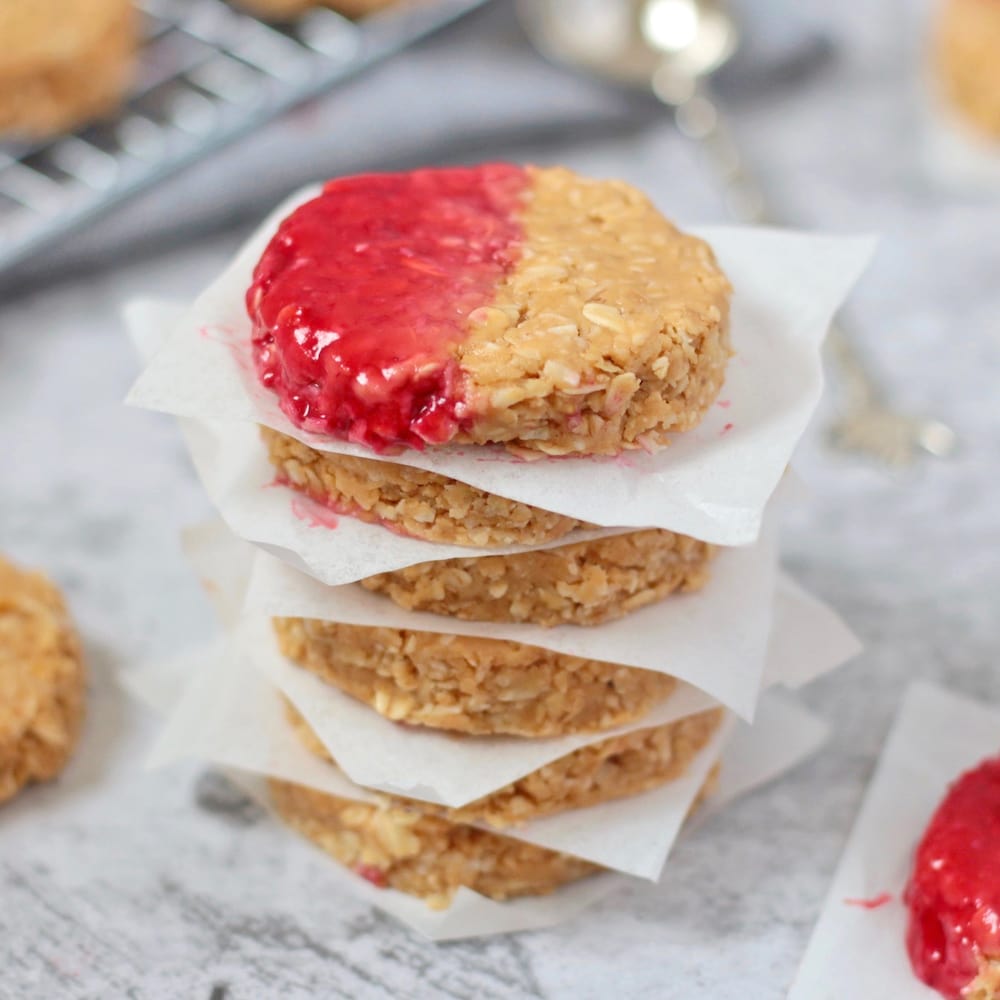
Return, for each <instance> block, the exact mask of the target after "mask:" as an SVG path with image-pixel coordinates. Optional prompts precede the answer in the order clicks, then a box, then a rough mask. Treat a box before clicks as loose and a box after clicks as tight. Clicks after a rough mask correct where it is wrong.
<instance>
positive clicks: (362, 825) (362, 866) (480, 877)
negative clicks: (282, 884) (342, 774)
mask: <svg viewBox="0 0 1000 1000" xmlns="http://www.w3.org/2000/svg"><path fill="white" fill-rule="evenodd" d="M268 784H269V787H270V792H271V802H272V804H273V806H274V808H275V810H276V812H277V813H278V815H279V816H281V818H282V819H283V820H284V821H285V822H286V823H287V824H288V825H289V826H290V827H291V828H292V829H293V830H296V831H297V832H298V833H300V834H302V836H304V837H306V838H308V839H309V840H311V841H313V842H314V843H315V844H317V845H318V846H319V847H321V848H323V850H324V851H326V852H327V853H328V854H331V855H333V857H335V858H336V859H337V860H338V861H339V862H340V863H341V864H343V865H346V866H347V867H348V868H351V869H353V870H354V871H355V872H357V873H358V874H359V875H361V876H362V877H363V878H366V879H367V880H368V881H369V882H371V883H372V884H374V885H376V886H378V887H379V888H383V889H384V888H393V889H398V890H400V891H401V892H406V893H409V894H410V895H412V896H420V897H422V898H423V899H424V900H425V901H426V902H427V904H428V905H429V906H430V907H432V908H433V909H445V908H447V907H448V906H449V905H450V903H451V900H452V897H453V896H454V894H455V893H456V892H457V891H458V889H459V888H460V887H461V886H465V887H466V888H469V889H472V890H473V891H474V892H478V893H481V894H482V895H484V896H489V897H490V898H492V899H513V898H515V897H517V896H540V895H545V894H547V893H550V892H552V891H553V890H554V889H557V888H558V887H559V886H561V885H564V884H565V883H567V882H572V881H575V880H576V879H581V878H584V877H585V876H587V875H591V874H593V873H594V872H597V871H599V870H600V869H599V868H598V866H597V865H594V864H591V863H590V862H589V861H582V860H581V859H579V858H574V857H570V856H569V855H568V854H560V853H558V852H556V851H550V850H548V849H546V848H544V847H536V846H535V845H534V844H526V843H524V842H523V841H520V840H512V839H511V838H509V837H504V836H501V835H500V834H497V833H493V832H491V831H489V830H480V829H478V828H477V827H473V826H466V825H463V824H460V823H450V822H449V821H448V820H446V819H442V818H441V817H440V816H432V815H428V814H426V813H422V812H420V811H418V810H416V809H413V808H411V807H404V806H400V805H396V804H393V803H390V802H388V801H386V802H379V803H368V802H357V801H354V800H352V799H342V798H339V797H337V796H334V795H327V794H325V793H324V792H318V791H316V790H315V789H311V788H304V787H303V786H302V785H293V784H291V783H289V782H286V781H279V780H276V779H272V780H271V781H270V782H269V783H268Z"/></svg>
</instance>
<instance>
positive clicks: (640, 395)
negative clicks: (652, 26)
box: [246, 164, 730, 457]
mask: <svg viewBox="0 0 1000 1000" xmlns="http://www.w3.org/2000/svg"><path fill="white" fill-rule="evenodd" d="M729 298H730V287H729V283H728V281H727V280H726V277H725V275H724V274H723V273H722V271H721V270H720V269H719V267H718V265H717V263H716V261H715V258H714V255H713V253H712V250H711V248H710V247H709V246H708V244H706V243H705V242H704V241H703V240H700V239H697V238H696V237H694V236H689V235H687V234H685V233H682V232H681V231H680V230H678V229H677V228H676V227H675V226H673V225H672V224H671V223H670V222H668V221H667V220H666V219H665V218H663V216H662V215H660V213H659V212H658V211H657V210H656V209H655V207H654V206H653V205H652V203H651V202H650V201H649V200H648V199H647V198H646V197H645V196H644V195H643V194H641V193H640V192H639V191H637V190H636V189H635V188H633V187H630V186H629V185H628V184H625V183H623V182H621V181H595V180H588V179H586V178H583V177H579V176H577V175H576V174H574V173H572V172H571V171H569V170H566V169H564V168H559V167H553V168H536V167H520V166H513V165H510V164H485V165H482V166H477V167H457V168H448V169H425V170H417V171H413V172H411V173H397V174H367V175H361V176H357V177H347V178H341V179H338V180H333V181H330V182H329V183H327V184H326V185H325V187H324V188H323V191H322V193H321V194H320V195H318V196H317V197H315V198H313V199H310V200H309V201H307V202H305V203H304V204H302V205H300V206H299V207H298V208H297V209H295V210H294V211H293V212H292V213H291V214H290V215H289V216H288V218H286V219H285V220H284V221H283V222H282V223H281V225H280V226H279V227H278V231H277V232H276V233H275V235H274V237H273V238H272V240H271V242H270V243H269V245H268V246H267V248H266V249H265V251H264V253H263V255H262V256H261V259H260V261H259V263H258V264H257V267H256V269H255V271H254V278H253V282H252V284H251V286H250V288H249V289H248V291H247V297H246V301H247V311H248V313H249V315H250V318H251V320H252V323H253V330H254V332H253V346H254V356H255V363H256V368H257V372H258V376H259V377H260V379H261V381H262V383H263V384H264V385H265V386H266V387H267V388H268V389H270V390H271V391H273V392H274V393H275V394H276V395H277V397H278V399H279V402H280V404H281V407H282V409H283V411H284V412H285V414H286V415H287V416H288V417H289V419H290V420H292V422H293V423H295V424H296V425H297V426H299V427H301V428H303V429H304V430H307V431H310V432H312V433H316V434H320V435H326V436H331V437H337V438H342V439H347V440H350V441H354V442H357V443H360V444H363V445H366V446H368V447H370V448H371V449H373V450H374V451H376V452H380V451H381V452H386V451H390V450H398V449H399V448H402V447H412V448H423V447H425V446H426V445H442V444H446V443H458V444H477V445H484V444H491V443H499V444H504V445H506V446H507V447H508V448H509V449H510V450H512V451H514V452H515V453H521V454H527V455H533V456H535V457H537V456H538V455H574V454H575V455H615V454H618V453H620V452H622V451H625V450H627V449H634V448H643V449H646V450H653V449H656V448H659V447H662V446H664V445H666V444H668V443H669V440H670V438H671V436H672V435H674V434H676V433H678V432H681V431H684V430H687V429H689V428H691V427H694V426H695V425H696V424H697V423H698V422H699V421H700V420H701V418H702V416H703V415H704V413H705V412H706V410H707V409H708V408H709V406H711V404H712V402H713V401H714V400H715V398H716V396H717V394H718V392H719V389H720V388H721V386H722V382H723V378H724V375H725V369H726V364H727V362H728V359H729V355H730V348H729Z"/></svg>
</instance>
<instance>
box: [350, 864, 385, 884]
mask: <svg viewBox="0 0 1000 1000" xmlns="http://www.w3.org/2000/svg"><path fill="white" fill-rule="evenodd" d="M354 871H355V872H357V874H358V875H360V876H361V877H362V878H363V879H364V880H365V881H366V882H371V884H372V885H373V886H375V888H376V889H384V888H385V887H386V886H387V885H388V884H389V880H388V879H387V878H386V877H385V872H384V871H382V869H381V868H376V867H375V865H366V864H364V863H363V862H362V863H359V864H356V865H355V866H354Z"/></svg>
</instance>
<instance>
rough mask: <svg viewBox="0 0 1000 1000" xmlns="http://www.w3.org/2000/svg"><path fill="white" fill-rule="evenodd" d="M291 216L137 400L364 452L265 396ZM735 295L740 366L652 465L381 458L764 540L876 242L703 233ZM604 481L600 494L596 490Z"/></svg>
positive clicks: (723, 541) (180, 338)
mask: <svg viewBox="0 0 1000 1000" xmlns="http://www.w3.org/2000/svg"><path fill="white" fill-rule="evenodd" d="M311 193H312V190H310V191H309V192H304V193H301V194H299V195H297V196H295V197H294V198H292V199H290V200H289V201H288V202H286V203H285V204H283V205H282V206H280V207H279V208H278V209H277V210H276V211H275V212H274V213H273V214H272V215H271V216H270V217H269V218H268V219H267V220H266V221H265V222H264V223H263V225H262V226H261V227H260V229H259V230H258V231H257V232H256V233H255V234H254V235H253V236H252V237H251V238H250V239H249V240H248V241H247V243H246V244H245V245H244V247H243V248H242V250H241V251H240V252H239V253H238V255H237V256H236V258H235V259H234V260H233V262H232V263H231V264H230V266H229V267H228V268H227V269H226V271H225V272H224V273H223V274H222V275H221V276H220V277H219V278H218V279H217V280H216V281H215V282H214V283H213V284H212V285H211V286H210V287H209V288H208V289H207V290H206V291H205V292H204V293H203V294H202V295H201V296H200V297H199V298H198V299H197V301H196V302H195V303H194V304H193V306H192V307H191V309H190V310H189V311H188V312H187V313H186V314H185V316H184V317H183V318H182V319H181V321H180V322H179V323H178V324H177V326H176V327H175V329H174V332H173V333H172V334H171V336H170V338H169V339H168V341H167V342H166V344H165V345H164V346H163V348H162V349H161V350H159V351H158V352H157V353H156V355H155V356H154V357H153V359H152V361H151V362H150V364H149V365H148V366H147V368H146V370H145V371H144V372H143V373H142V375H141V376H140V377H139V379H138V380H137V382H136V383H135V385H134V386H133V388H132V391H131V393H130V394H129V402H130V403H132V404H134V405H138V406H145V407H148V408H150V409H157V410H164V411H166V412H170V413H174V414H177V415H178V416H185V417H191V418H195V419H197V420H199V421H202V422H204V421H227V422H228V421H246V422H250V423H256V424H264V425H266V426H269V427H273V428H275V429H276V430H279V431H282V432H284V433H286V434H289V435H291V436H292V437H296V438H298V439H299V440H302V441H304V442H305V443H307V444H309V445H310V446H312V447H314V448H317V449H319V450H326V451H333V452H339V453H343V454H352V455H359V456H361V457H368V458H370V457H372V453H371V452H370V451H368V450H367V449H365V448H362V447H359V446H357V445H353V444H350V443H348V442H341V441H336V440H334V439H331V438H325V437H324V438H320V437H317V436H315V435H310V434H307V433H305V432H303V431H300V430H299V429H298V428H296V427H295V426H294V425H292V424H291V423H290V422H289V420H288V419H287V418H286V417H285V415H284V414H283V413H282V412H281V410H280V408H279V407H278V404H277V400H276V397H274V396H273V395H272V394H271V393H270V392H268V391H267V390H265V389H264V388H263V387H261V386H260V385H259V384H258V382H257V380H256V376H255V374H254V371H253V362H252V358H251V356H250V323H249V320H248V318H247V316H246V313H245V308H244V304H243V296H244V293H245V291H246V289H247V287H248V285H249V283H250V277H251V273H252V270H253V266H254V264H255V262H256V261H257V259H258V257H259V256H260V254H261V252H262V250H263V248H264V246H265V245H266V243H267V241H268V240H269V239H270V237H271V235H272V234H273V232H274V230H275V229H276V227H277V225H278V223H279V221H280V219H281V218H283V217H284V216H285V215H287V214H288V213H289V212H290V211H291V209H292V208H293V207H294V206H295V205H296V204H298V203H300V202H301V201H303V200H305V199H306V198H307V197H308V196H309V195H311ZM694 232H696V233H697V234H698V235H700V236H702V237H704V238H705V239H707V240H708V241H709V243H711V245H712V247H713V249H714V250H715V252H716V255H717V256H718V259H719V261H720V263H721V265H722V267H723V269H724V270H725V271H726V273H727V274H728V275H729V277H730V279H731V281H732V283H733V286H734V289H735V294H734V299H733V311H732V337H733V346H734V349H735V351H736V356H735V357H734V358H733V360H732V362H731V364H730V366H729V371H728V375H727V379H726V383H725V385H724V387H723V390H722V393H721V395H720V397H719V403H718V405H717V406H715V407H713V408H712V410H711V411H710V412H709V414H708V415H707V416H706V418H705V419H704V420H703V421H702V423H701V424H700V425H699V426H698V427H697V428H696V429H694V430H693V431H689V432H687V433H685V434H680V435H677V436H676V438H675V439H674V441H673V442H672V444H671V445H670V447H668V448H665V449H663V450H662V451H660V452H658V453H656V454H653V455H648V454H645V453H642V452H632V453H629V454H628V455H625V456H621V457H618V458H614V457H612V458H588V459H575V460H565V459H560V460H547V459H540V460H538V461H535V462H526V461H524V460H523V459H520V458H517V457H515V456H512V455H510V454H508V453H507V452H506V451H505V450H503V449H502V448H461V447H447V448H432V449H428V450H427V451H424V452H417V451H412V450H408V451H405V452H403V453H402V454H400V455H398V456H381V457H383V458H385V459H387V460H389V461H396V462H402V463H404V464H408V465H413V466H416V467H418V468H422V469H427V470H430V471H432V472H436V473H439V474H441V475H445V476H448V477H450V478H452V479H458V480H461V481H463V482H466V483H469V484H471V485H473V486H476V487H479V488H481V489H484V490H486V491H488V492H490V493H496V494H499V495H501V496H506V497H509V498H511V499H514V500H518V501H520V502H523V503H528V504H532V505H534V506H536V507H542V508H544V509H547V510H553V511H558V512H559V513H562V514H566V515H568V516H571V517H576V518H579V519H580V520H583V521H588V522H591V523H593V524H599V525H609V526H631V527H662V528H668V529H671V530H674V531H678V532H680V533H682V534H687V535H693V536H695V537H698V538H703V539H705V540H707V541H712V542H716V543H718V544H720V545H745V544H750V543H752V542H753V541H755V540H756V538H757V535H758V533H759V531H760V526H761V519H762V516H763V511H764V507H765V505H766V503H767V501H768V499H769V497H770V496H771V494H772V493H773V491H774V489H775V487H776V486H777V484H778V481H779V479H780V478H781V475H782V473H783V471H784V469H785V466H786V465H787V464H788V461H789V459H790V457H791V454H792V450H793V449H794V447H795V444H796V442H797V441H798V439H799V437H800V436H801V434H802V432H803V431H804V429H805V427H806V424H807V423H808V421H809V418H810V416H811V415H812V413H813V411H814V409H815V407H816V403H817V402H818V400H819V396H820V392H821V390H822V383H823V378H822V365H821V362H820V346H821V343H822V340H823V337H824V335H825V333H826V330H827V328H828V326H829V323H830V320H831V318H832V317H833V314H834V313H835V312H836V310H837V308H838V307H839V306H840V304H841V302H842V301H843V299H844V298H845V296H846V295H847V293H848V291H849V290H850V288H851V286H852V285H853V284H854V282H855V281H856V279H857V277H858V276H859V274H860V273H861V271H862V269H863V268H864V266H865V264H866V263H867V261H868V258H869V257H870V255H871V251H872V247H873V243H872V241H871V240H870V239H867V238H865V239H861V238H846V237H833V236H815V235H807V234H803V233H792V232H781V231H774V230H764V229H749V228H748V229H735V228H724V227H716V228H711V227H710V228H705V229H698V230H694ZM596 483H599V486H595V484H596Z"/></svg>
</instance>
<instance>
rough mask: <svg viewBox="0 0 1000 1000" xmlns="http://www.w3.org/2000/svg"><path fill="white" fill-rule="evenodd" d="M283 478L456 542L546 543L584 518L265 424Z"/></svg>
mask: <svg viewBox="0 0 1000 1000" xmlns="http://www.w3.org/2000/svg"><path fill="white" fill-rule="evenodd" d="M261 434H262V436H263V438H264V442H265V444H266V445H267V453H268V458H269V459H270V461H271V464H272V465H273V466H274V467H275V469H276V470H277V473H278V478H279V481H281V482H284V483H286V484H287V485H289V486H291V487H292V488H293V489H296V490H298V491H299V492H300V493H304V494H306V495H307V496H309V497H311V498H312V499H313V500H315V501H317V502H318V503H321V504H323V505H324V506H326V507H329V508H331V509H332V510H334V511H337V512H339V513H342V514H345V515H347V516H350V517H357V518H359V519H360V520H362V521H367V522H369V523H374V524H383V525H385V526H386V527H387V528H391V529H392V530H394V531H399V532H400V533H401V534H404V535H410V536H412V537H414V538H424V539H426V540H427V541H431V542H447V543H449V544H453V545H470V546H482V547H488V546H500V545H542V544H544V543H546V542H551V541H555V540H556V539H559V538H562V537H563V536H564V535H566V534H568V533H569V532H570V531H572V530H573V529H574V528H577V527H580V526H586V527H589V525H584V522H581V521H576V520H574V519H573V518H570V517H564V516H563V515H562V514H554V513H552V512H550V511H547V510H542V509H541V508H539V507H531V506H529V505H528V504H523V503H518V502H517V501H516V500H508V499H506V498H505V497H501V496H497V495H496V494H493V493H486V492H485V491H483V490H479V489H476V488H475V487H473V486H467V485H466V484H465V483H460V482H459V481H458V480H457V479H448V478H446V477H445V476H440V475H438V474H437V473H434V472H425V471H424V470H423V469H414V468H412V467H410V466H408V465H398V464H395V463H392V462H381V461H378V460H376V459H371V458H355V457H354V456H353V455H337V454H332V453H328V452H322V451H317V450H316V449H315V448H310V447H309V446H308V445H304V444H302V443H301V442H300V441H297V440H295V438H291V437H288V436H287V435H285V434H280V433H279V432H278V431H274V430H271V429H270V428H267V427H262V428H261Z"/></svg>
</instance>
